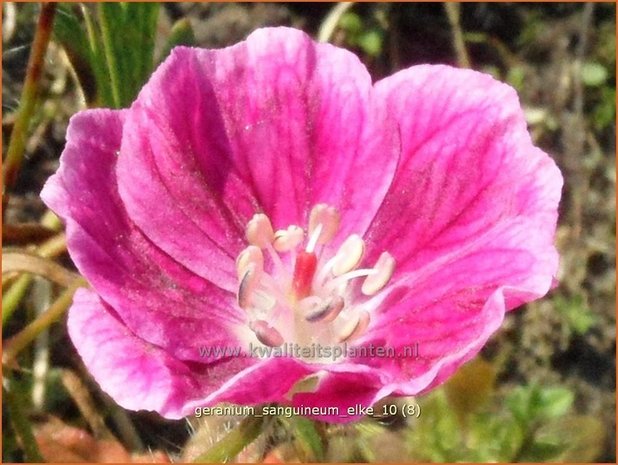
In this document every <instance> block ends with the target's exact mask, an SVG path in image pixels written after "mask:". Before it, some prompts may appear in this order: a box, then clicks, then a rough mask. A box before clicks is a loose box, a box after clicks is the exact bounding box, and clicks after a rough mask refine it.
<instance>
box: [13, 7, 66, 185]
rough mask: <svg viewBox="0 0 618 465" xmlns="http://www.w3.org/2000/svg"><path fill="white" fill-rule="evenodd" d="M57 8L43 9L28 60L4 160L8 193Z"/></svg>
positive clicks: (20, 160) (20, 157)
mask: <svg viewBox="0 0 618 465" xmlns="http://www.w3.org/2000/svg"><path fill="white" fill-rule="evenodd" d="M56 5H57V4H56V3H43V4H42V5H41V13H40V15H39V21H38V23H37V27H36V32H35V34H34V41H33V43H32V50H31V52H30V58H29V59H28V68H27V70H26V79H25V81H24V88H23V90H22V93H21V101H20V103H19V109H18V112H17V117H16V119H15V125H14V126H13V131H12V132H11V140H10V141H9V147H8V149H7V152H6V159H5V160H4V167H3V172H2V180H3V185H4V191H5V193H6V191H7V190H8V189H9V188H11V187H12V186H13V185H14V184H15V180H16V179H17V173H19V168H20V167H21V163H22V160H23V158H24V150H25V146H26V131H27V129H28V124H29V123H30V119H31V118H32V112H33V110H34V104H35V102H36V96H37V92H38V88H39V81H40V79H41V72H42V70H43V61H44V58H45V52H46V51H47V45H48V44H49V38H50V35H51V32H52V26H53V22H54V14H55V12H56Z"/></svg>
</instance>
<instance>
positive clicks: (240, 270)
mask: <svg viewBox="0 0 618 465" xmlns="http://www.w3.org/2000/svg"><path fill="white" fill-rule="evenodd" d="M251 263H255V269H256V271H258V272H259V271H262V270H263V269H264V255H263V254H262V251H261V250H260V248H259V247H257V246H255V245H250V246H249V247H247V248H246V249H244V250H243V251H242V252H240V254H239V255H238V258H237V259H236V273H237V274H238V279H241V278H242V277H243V276H244V275H245V273H246V272H247V267H248V266H249V265H250V264H251Z"/></svg>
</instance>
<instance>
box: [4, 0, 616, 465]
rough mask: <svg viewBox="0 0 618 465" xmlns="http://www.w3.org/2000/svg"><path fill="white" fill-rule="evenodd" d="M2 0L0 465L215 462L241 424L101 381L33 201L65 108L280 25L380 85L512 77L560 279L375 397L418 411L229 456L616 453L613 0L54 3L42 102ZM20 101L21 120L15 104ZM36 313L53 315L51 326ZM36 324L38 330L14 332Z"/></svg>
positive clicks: (267, 440) (56, 148)
mask: <svg viewBox="0 0 618 465" xmlns="http://www.w3.org/2000/svg"><path fill="white" fill-rule="evenodd" d="M2 8H3V16H2V24H3V28H2V43H3V52H2V69H3V73H2V136H3V137H2V147H3V159H4V158H5V157H7V156H8V155H7V151H8V145H9V141H10V140H11V137H12V136H13V137H15V133H18V132H19V136H20V137H23V150H21V153H20V151H19V150H17V149H15V150H16V151H15V152H14V153H13V156H14V157H15V158H14V159H15V160H17V161H16V162H14V163H13V162H11V163H8V164H7V161H6V160H5V162H4V165H5V170H6V168H7V165H10V167H11V169H12V171H11V174H12V175H11V176H7V175H6V173H5V191H4V195H3V207H4V208H3V228H2V238H3V276H2V283H3V320H2V321H3V328H2V331H3V341H4V343H3V347H4V349H5V352H4V356H3V386H4V390H3V404H2V406H3V410H2V424H3V429H2V431H3V433H2V434H3V441H2V445H3V461H5V462H6V461H12V462H17V461H29V460H34V459H36V458H37V457H38V458H42V459H45V460H49V461H71V460H73V461H75V460H77V461H79V460H83V461H110V460H111V461H129V460H135V461H145V460H146V461H180V460H182V461H191V460H194V459H200V458H201V459H204V457H207V458H209V459H211V461H215V460H212V459H213V458H218V457H220V456H219V455H204V454H208V453H209V452H208V451H209V450H211V451H212V448H213V446H217V444H221V443H222V441H226V440H228V441H229V431H230V430H231V429H232V428H234V427H237V425H238V426H239V427H240V428H242V427H243V419H242V418H233V417H210V418H205V417H203V418H201V419H187V420H183V421H176V422H172V421H166V420H163V419H161V418H160V417H158V416H157V415H155V414H151V413H145V412H139V413H136V412H127V411H124V410H123V409H122V408H120V407H118V406H116V405H115V404H114V403H113V401H111V399H109V398H108V397H107V396H106V395H105V394H104V393H102V392H101V391H100V390H99V388H98V387H97V385H96V383H94V382H93V380H92V379H91V378H90V377H89V375H88V373H87V371H86V370H85V368H84V367H83V365H82V364H81V362H80V360H79V358H78V356H77V354H76V352H75V350H74V349H73V347H72V345H71V343H70V341H69V340H68V338H67V335H66V329H65V324H64V316H63V312H64V310H66V307H67V305H68V303H69V302H70V296H68V298H67V295H66V293H65V294H63V292H64V289H65V286H66V285H65V286H62V285H59V284H58V282H62V279H65V278H66V279H67V280H68V279H69V277H71V276H73V275H72V274H70V273H71V272H74V271H75V268H74V267H73V266H72V264H71V261H70V259H69V258H68V255H67V254H66V250H65V246H64V238H63V236H62V225H61V224H59V222H58V220H57V218H55V217H54V216H53V215H51V214H50V213H49V212H47V211H46V209H45V207H44V205H43V203H42V202H41V200H40V199H39V193H40V191H41V188H42V186H43V183H44V182H45V180H46V179H47V178H48V177H49V176H50V175H51V174H52V173H53V172H54V171H55V170H56V168H57V166H58V157H59V155H60V153H61V151H62V148H63V144H64V138H65V132H66V127H67V122H68V119H69V118H70V116H71V115H72V114H74V113H75V112H77V111H79V110H81V109H84V108H86V107H87V106H114V107H122V106H128V104H130V102H131V100H132V99H133V97H134V96H135V93H136V92H137V90H139V88H140V87H141V85H142V84H143V82H144V81H145V80H146V79H147V77H148V75H149V73H150V72H151V71H152V69H153V67H154V66H156V64H157V63H158V62H160V61H161V60H162V59H163V58H164V57H165V56H166V55H167V53H169V50H170V48H171V47H173V46H174V45H175V44H193V45H197V46H201V47H210V48H217V47H223V46H226V45H231V44H234V43H236V42H238V41H240V40H242V39H244V38H245V37H246V36H247V35H248V34H249V33H250V32H251V31H253V30H255V29H256V28H259V27H263V26H273V25H286V26H294V27H297V28H300V29H302V30H304V31H306V32H307V33H309V34H310V35H312V36H313V37H315V38H316V39H320V40H323V41H329V42H331V43H333V44H336V45H338V46H341V47H345V48H347V49H350V50H352V51H354V52H355V53H357V54H358V55H359V56H360V57H361V60H362V61H363V62H364V63H365V64H366V66H367V67H368V69H369V70H370V73H371V75H372V76H373V77H374V79H375V80H378V79H380V78H382V77H385V76H388V75H389V74H392V73H393V72H394V71H397V70H400V69H403V68H406V67H408V66H410V65H414V64H419V63H447V64H452V65H456V66H462V67H471V68H474V69H476V70H480V71H484V72H487V73H490V74H492V75H494V76H495V77H497V78H498V79H500V80H503V81H505V82H508V83H509V84H510V85H512V86H513V87H514V88H515V89H517V91H518V92H519V95H520V98H521V100H522V104H523V106H524V108H525V111H526V116H527V120H528V123H529V127H530V131H531V133H532V137H533V139H534V141H535V143H536V144H537V145H538V146H540V147H541V148H543V149H544V150H545V151H546V152H547V153H549V154H550V155H551V156H552V157H553V158H554V159H555V160H556V162H557V163H558V165H559V166H560V168H561V170H562V173H563V175H564V177H565V187H564V192H563V199H562V203H561V208H560V222H559V227H558V234H557V242H558V248H559V250H560V252H561V259H562V260H561V268H560V276H559V281H560V283H559V285H558V287H557V288H556V289H555V290H553V291H552V292H551V294H550V296H548V297H547V298H545V299H542V300H541V301H538V302H535V303H533V304H530V305H527V306H526V307H524V308H521V309H519V310H517V311H515V312H512V313H511V314H509V315H508V317H507V318H506V321H505V324H504V326H503V327H502V329H501V330H500V331H499V332H498V333H497V334H496V335H495V336H494V337H493V338H492V339H491V341H490V343H489V344H488V346H487V347H486V348H485V349H484V350H483V352H482V354H481V356H480V357H479V358H478V359H477V360H475V361H473V362H471V363H469V364H468V365H466V366H464V367H463V368H462V369H461V370H460V372H459V373H458V374H457V375H456V376H455V377H454V378H453V379H452V380H451V381H450V382H449V383H447V384H446V385H445V386H443V387H441V388H439V389H437V390H435V391H434V392H432V393H431V394H429V395H427V396H423V397H419V398H416V399H398V400H396V399H389V400H387V401H386V403H387V404H392V405H402V404H403V403H406V402H407V403H410V402H414V403H416V404H418V405H419V406H420V408H421V414H420V416H419V417H418V418H404V417H403V416H402V415H401V414H400V411H399V410H398V412H397V413H395V414H394V415H392V416H390V417H388V418H381V419H375V418H367V419H365V420H363V421H360V422H358V423H356V424H354V425H345V426H328V425H323V424H319V423H314V422H309V421H307V420H305V419H303V418H289V419H287V418H278V419H273V420H272V421H271V422H269V423H268V424H265V425H263V426H262V429H261V432H260V434H259V436H258V437H257V439H256V440H254V441H252V442H251V444H250V445H249V446H248V447H246V448H245V449H244V450H243V451H242V452H241V453H240V455H239V456H238V457H237V460H239V461H265V462H281V461H299V460H300V461H382V462H384V461H399V462H401V461H409V462H454V461H473V462H486V461H506V462H516V461H525V462H545V461H567V462H589V461H597V462H615V460H616V458H615V426H616V425H615V418H616V402H615V399H616V398H615V384H616V383H615V382H616V376H615V375H616V364H615V360H616V358H615V354H616V331H615V329H616V324H615V315H616V307H615V302H616V300H615V289H616V287H615V283H616V275H615V233H616V230H615V224H616V205H615V198H616V197H615V180H616V174H615V149H616V146H615V139H616V127H615V102H616V87H615V84H616V80H615V79H616V76H615V69H616V41H615V37H616V27H615V4H613V3H596V4H595V3H547V4H528V3H526V4H523V3H517V4H509V3H465V4H461V5H459V4H455V3H451V4H441V3H431V4H429V3H356V4H355V3H350V4H343V3H340V4H333V3H316V4H312V3H225V4H223V3H222V4H217V3H169V4H160V5H157V4H151V5H139V4H138V5H135V6H132V7H130V8H129V7H127V8H125V7H118V8H116V9H114V8H113V7H107V8H108V9H107V10H105V11H103V9H100V8H98V7H95V5H86V6H80V5H79V4H72V5H64V4H59V6H58V8H57V9H56V11H55V15H54V16H53V17H52V18H51V20H52V21H53V22H52V23H51V26H50V27H51V28H52V29H53V31H52V33H51V40H50V42H49V45H48V46H47V51H46V53H45V54H44V55H43V58H42V66H43V67H42V72H41V74H40V76H39V77H38V78H37V79H35V81H34V82H35V85H38V98H37V99H36V100H34V99H31V97H32V95H33V94H32V93H28V89H27V90H26V91H25V92H24V81H25V79H26V68H27V63H28V57H29V55H30V53H31V50H32V47H31V45H32V42H33V39H34V35H35V31H36V29H37V19H38V17H39V14H40V12H41V6H40V5H39V4H36V3H20V4H15V3H3V5H2ZM48 13H49V12H48ZM106 15H107V16H106ZM114 15H115V16H114ZM106 17H107V18H108V19H109V18H111V19H110V21H111V23H112V25H113V26H114V27H115V28H116V29H115V31H116V34H115V35H116V36H117V37H115V39H114V40H115V41H116V42H115V46H116V49H114V50H115V51H116V53H118V54H119V56H120V57H121V58H122V57H123V56H124V55H122V54H123V53H125V52H126V50H128V49H135V50H139V51H141V52H140V53H141V55H140V54H137V55H135V54H133V56H132V57H129V58H127V60H128V61H126V63H128V65H127V67H128V68H131V70H133V71H132V72H131V73H129V74H130V75H129V74H127V77H126V78H123V79H124V80H123V83H124V87H125V89H124V91H125V93H123V94H122V95H120V96H119V97H118V96H116V98H114V97H113V95H112V92H111V91H110V88H109V86H110V83H109V79H108V76H107V74H106V73H105V68H104V65H101V60H102V58H101V57H98V56H96V54H95V55H94V56H93V55H88V53H86V52H85V50H87V47H88V44H92V43H93V41H94V42H96V40H97V34H96V31H97V30H98V29H97V28H98V27H99V28H100V26H101V23H102V21H104V20H105V18H106ZM140 25H141V26H140ZM87 26H89V27H90V28H91V29H92V30H94V31H95V33H94V34H90V35H89V31H88V27H87ZM142 26H143V27H142ZM136 56H137V57H136ZM122 59H124V58H122ZM97 60H98V61H97ZM130 60H137V61H135V62H131V61H130ZM136 63H137V64H136ZM125 69H126V68H125ZM135 70H137V71H135ZM29 100H32V102H31V105H30V107H31V108H30V109H29V114H28V118H27V120H26V123H27V124H25V125H24V124H23V123H20V122H19V116H18V115H19V111H18V110H20V108H22V107H24V106H28V105H27V103H28V101H29ZM20 103H21V107H20ZM16 128H18V129H16ZM531 233H533V232H531ZM22 252H28V253H29V254H36V255H38V256H41V257H45V258H46V260H47V261H46V262H45V263H48V262H50V261H53V263H55V264H57V265H61V266H62V268H58V269H56V268H53V269H52V271H49V270H48V269H47V268H46V270H47V271H46V273H48V274H53V273H56V274H58V273H60V275H61V276H60V277H58V275H57V276H56V277H55V278H54V279H46V278H45V277H34V276H33V275H28V274H19V273H16V272H7V271H6V270H7V267H8V269H9V270H10V269H12V268H11V267H10V264H11V263H12V262H10V260H14V259H15V257H16V255H15V254H19V253H22ZM39 266H43V265H41V264H40V263H39ZM63 273H64V274H63ZM67 273H69V274H67ZM43 275H45V273H43ZM56 278H57V279H56ZM63 298H64V300H63ZM49 310H52V311H55V312H56V313H54V316H53V318H49V319H48V320H45V318H46V317H45V315H49ZM35 320H36V321H41V320H43V323H42V324H41V326H40V327H38V329H37V330H36V332H35V333H28V331H27V328H28V326H27V325H28V324H29V323H30V322H32V321H35ZM54 320H58V321H57V322H55V323H53V324H52V321H54ZM25 329H26V331H25ZM24 331H25V332H24ZM24 334H25V336H24ZM16 340H17V341H20V342H19V344H18V343H15V341H16ZM7 344H10V345H9V350H8V351H7ZM17 346H19V350H17V349H16V347H17ZM17 352H19V353H17ZM7 353H8V354H9V355H10V356H9V355H7ZM16 433H17V434H16ZM226 438H227V439H226ZM243 445H244V444H243ZM241 448H242V447H241ZM37 454H38V455H37ZM228 455H233V454H231V453H230V454H228ZM221 457H222V458H225V455H223V456H221Z"/></svg>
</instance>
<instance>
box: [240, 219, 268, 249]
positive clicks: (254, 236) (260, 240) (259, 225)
mask: <svg viewBox="0 0 618 465" xmlns="http://www.w3.org/2000/svg"><path fill="white" fill-rule="evenodd" d="M246 235H247V240H248V241H249V243H250V244H253V245H256V246H258V247H259V248H260V249H264V248H265V247H267V246H268V244H270V243H271V242H272V241H273V239H274V237H275V233H274V231H273V226H272V224H271V223H270V219H269V218H268V217H267V216H266V215H265V214H264V213H256V214H255V215H253V218H251V220H250V221H249V223H247V230H246Z"/></svg>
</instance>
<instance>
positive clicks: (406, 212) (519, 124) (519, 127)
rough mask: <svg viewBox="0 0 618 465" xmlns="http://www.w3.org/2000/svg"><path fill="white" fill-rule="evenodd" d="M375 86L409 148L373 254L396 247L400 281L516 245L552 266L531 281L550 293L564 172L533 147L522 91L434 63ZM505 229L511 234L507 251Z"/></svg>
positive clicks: (376, 230)
mask: <svg viewBox="0 0 618 465" xmlns="http://www.w3.org/2000/svg"><path fill="white" fill-rule="evenodd" d="M375 90H376V94H377V97H376V98H377V100H378V101H379V102H382V105H381V107H380V114H382V115H383V116H384V117H385V118H386V117H387V116H388V117H390V118H393V119H395V120H396V121H397V123H398V131H399V134H400V137H401V147H402V154H401V159H400V163H399V166H398V167H397V172H396V174H395V179H394V180H393V184H392V185H391V188H390V190H389V192H388V194H387V195H386V197H385V199H384V202H383V204H382V206H381V208H380V211H379V212H378V214H377V216H376V218H375V220H374V222H373V224H372V226H371V229H370V231H369V233H368V235H367V238H368V239H369V241H370V247H369V249H370V250H369V251H368V256H369V257H370V260H371V257H372V256H373V257H377V255H378V254H379V253H380V252H381V251H382V250H388V251H390V252H391V254H393V256H394V257H395V259H396V261H397V271H396V274H397V276H399V277H401V276H403V275H405V274H406V273H415V272H418V270H420V269H427V268H428V267H429V268H431V267H438V266H448V264H449V261H450V260H455V259H457V258H458V257H462V256H464V255H466V254H469V253H471V252H475V251H483V248H484V247H485V243H487V242H489V241H491V242H492V245H493V248H496V249H498V250H497V254H498V259H499V256H500V254H503V253H505V254H508V253H509V250H510V249H511V248H513V247H514V248H515V250H514V251H513V253H517V254H526V255H531V256H532V257H534V256H540V257H541V258H540V261H544V264H545V266H544V267H543V268H542V269H538V270H535V271H536V272H535V273H531V278H535V277H536V278H538V280H539V282H537V283H536V284H537V285H538V287H539V289H544V291H545V292H546V291H547V289H548V288H549V286H548V283H549V281H550V279H551V277H552V276H553V275H554V274H555V271H556V266H557V253H556V251H555V248H554V246H553V238H554V233H555V227H556V220H557V205H558V201H559V199H560V193H561V187H562V176H561V175H560V172H559V170H558V168H557V167H556V165H555V163H554V162H553V161H552V160H551V159H550V158H549V157H548V156H547V155H546V154H545V153H544V152H542V151H541V150H539V149H537V148H535V147H534V146H533V145H532V142H531V140H530V136H529V134H528V131H527V128H526V122H525V119H524V115H523V111H522V109H521V106H520V104H519V101H518V98H517V94H516V93H515V91H514V90H513V89H512V88H511V87H509V86H507V85H505V84H502V83H499V82H498V81H495V80H494V79H493V78H491V77H490V76H489V75H486V74H481V73H477V72H474V71H470V70H458V69H454V68H450V67H446V66H428V65H424V66H414V67H412V68H409V69H407V70H404V71H401V72H399V73H396V74H395V75H393V76H391V77H389V78H386V79H384V80H382V81H380V82H378V83H377V84H376V86H375ZM511 225H512V226H513V228H515V229H518V230H522V232H524V231H525V228H526V226H527V227H528V228H529V230H528V231H529V233H525V234H526V236H528V235H534V238H527V237H519V238H514V237H512V236H513V235H514V234H513V233H511V232H509V230H510V229H511ZM498 233H502V234H506V236H505V244H504V247H503V249H505V250H499V249H500V248H501V247H500V243H499V238H498V239H496V238H495V236H496V235H497V234H498ZM548 255H551V256H552V257H553V259H549V260H548V259H547V257H548ZM447 257H448V258H447ZM486 259H489V260H492V259H493V258H492V257H488V256H486V257H485V258H484V260H486ZM479 263H480V262H479ZM469 271H470V274H473V273H474V269H473V268H471V269H470V270H469ZM533 274H534V276H532V275H533ZM396 279H398V280H399V278H396ZM518 279H519V278H518ZM502 284H503V285H510V284H511V282H509V281H508V280H507V281H504V282H502ZM535 290H537V289H535Z"/></svg>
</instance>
